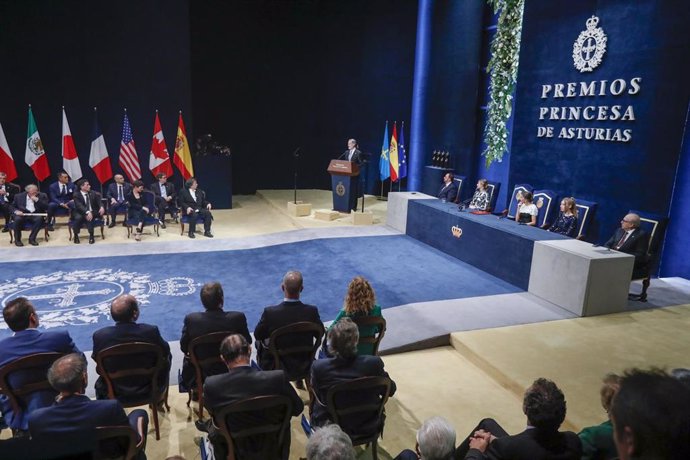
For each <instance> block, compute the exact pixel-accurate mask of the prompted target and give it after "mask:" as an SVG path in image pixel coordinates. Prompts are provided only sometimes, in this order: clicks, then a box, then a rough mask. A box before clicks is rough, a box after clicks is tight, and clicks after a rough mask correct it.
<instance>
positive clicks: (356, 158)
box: [340, 149, 364, 166]
mask: <svg viewBox="0 0 690 460" xmlns="http://www.w3.org/2000/svg"><path fill="white" fill-rule="evenodd" d="M340 158H341V159H343V160H347V161H351V162H353V163H355V164H357V166H362V162H363V160H364V157H363V156H362V151H361V150H359V149H355V151H354V153H353V154H352V156H350V150H349V149H348V150H345V151H344V152H343V154H342V155H340Z"/></svg>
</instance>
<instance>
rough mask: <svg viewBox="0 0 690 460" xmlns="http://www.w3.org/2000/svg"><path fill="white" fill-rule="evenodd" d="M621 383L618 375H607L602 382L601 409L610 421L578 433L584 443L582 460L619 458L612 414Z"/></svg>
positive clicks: (600, 392)
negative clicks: (612, 407)
mask: <svg viewBox="0 0 690 460" xmlns="http://www.w3.org/2000/svg"><path fill="white" fill-rule="evenodd" d="M620 381H621V378H620V376H619V375H616V374H606V376H604V378H603V380H602V385H601V390H600V391H599V396H600V397H601V407H603V408H604V410H605V411H606V415H607V416H608V419H607V420H606V421H605V422H604V423H602V424H600V425H595V426H589V427H587V428H583V429H582V431H580V432H579V433H578V435H577V436H578V437H579V438H580V441H581V442H582V460H609V459H613V458H616V457H617V452H616V445H615V443H614V441H613V425H612V424H611V417H610V412H611V404H612V402H613V397H614V396H615V395H616V393H617V392H618V389H619V388H620Z"/></svg>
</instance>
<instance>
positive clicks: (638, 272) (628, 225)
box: [604, 213, 649, 279]
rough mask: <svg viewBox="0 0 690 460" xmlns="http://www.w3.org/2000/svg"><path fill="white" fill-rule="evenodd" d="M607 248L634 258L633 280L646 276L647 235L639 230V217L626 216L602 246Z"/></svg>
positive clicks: (631, 214) (633, 215)
mask: <svg viewBox="0 0 690 460" xmlns="http://www.w3.org/2000/svg"><path fill="white" fill-rule="evenodd" d="M604 246H606V247H607V248H610V249H615V250H616V251H620V252H625V253H626V254H630V255H632V256H635V265H634V266H633V275H632V277H633V279H639V278H644V277H645V276H647V262H648V261H649V260H648V256H647V253H648V251H649V234H648V233H647V232H645V231H644V230H642V229H641V228H640V216H638V215H637V214H633V213H630V214H626V215H625V217H623V220H621V226H620V228H619V229H618V230H616V232H615V233H614V234H613V235H612V236H611V238H609V240H608V241H607V242H606V244H604Z"/></svg>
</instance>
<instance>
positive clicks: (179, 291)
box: [0, 268, 200, 329]
mask: <svg viewBox="0 0 690 460" xmlns="http://www.w3.org/2000/svg"><path fill="white" fill-rule="evenodd" d="M150 278H151V275H149V274H147V273H137V272H128V271H123V270H112V269H109V268H103V269H96V270H75V271H70V272H67V271H59V272H53V273H49V274H46V275H39V276H34V277H33V278H16V279H14V280H5V281H4V282H0V298H2V306H5V305H6V304H7V302H9V301H10V300H12V299H15V298H17V297H26V298H28V299H29V300H30V301H31V303H32V304H33V305H34V306H35V307H36V311H37V312H38V314H39V318H40V322H41V326H43V327H45V328H52V327H59V326H67V325H84V324H94V323H97V322H98V321H99V319H100V318H107V317H109V315H110V302H112V300H113V299H114V298H115V297H117V296H118V295H120V294H124V293H128V294H132V295H134V296H135V297H136V298H137V300H139V302H140V304H141V305H147V304H149V303H150V302H151V297H152V296H157V295H161V296H175V297H177V296H187V295H191V294H194V293H195V292H196V291H197V287H198V286H199V285H200V284H199V283H196V282H195V281H194V280H193V279H192V278H185V277H171V278H165V279H162V280H158V281H152V280H151V279H150ZM0 329H7V324H6V323H5V322H4V321H0Z"/></svg>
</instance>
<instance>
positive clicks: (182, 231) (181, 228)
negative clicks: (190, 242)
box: [180, 219, 184, 235]
mask: <svg viewBox="0 0 690 460" xmlns="http://www.w3.org/2000/svg"><path fill="white" fill-rule="evenodd" d="M180 235H184V222H182V219H180Z"/></svg>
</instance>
